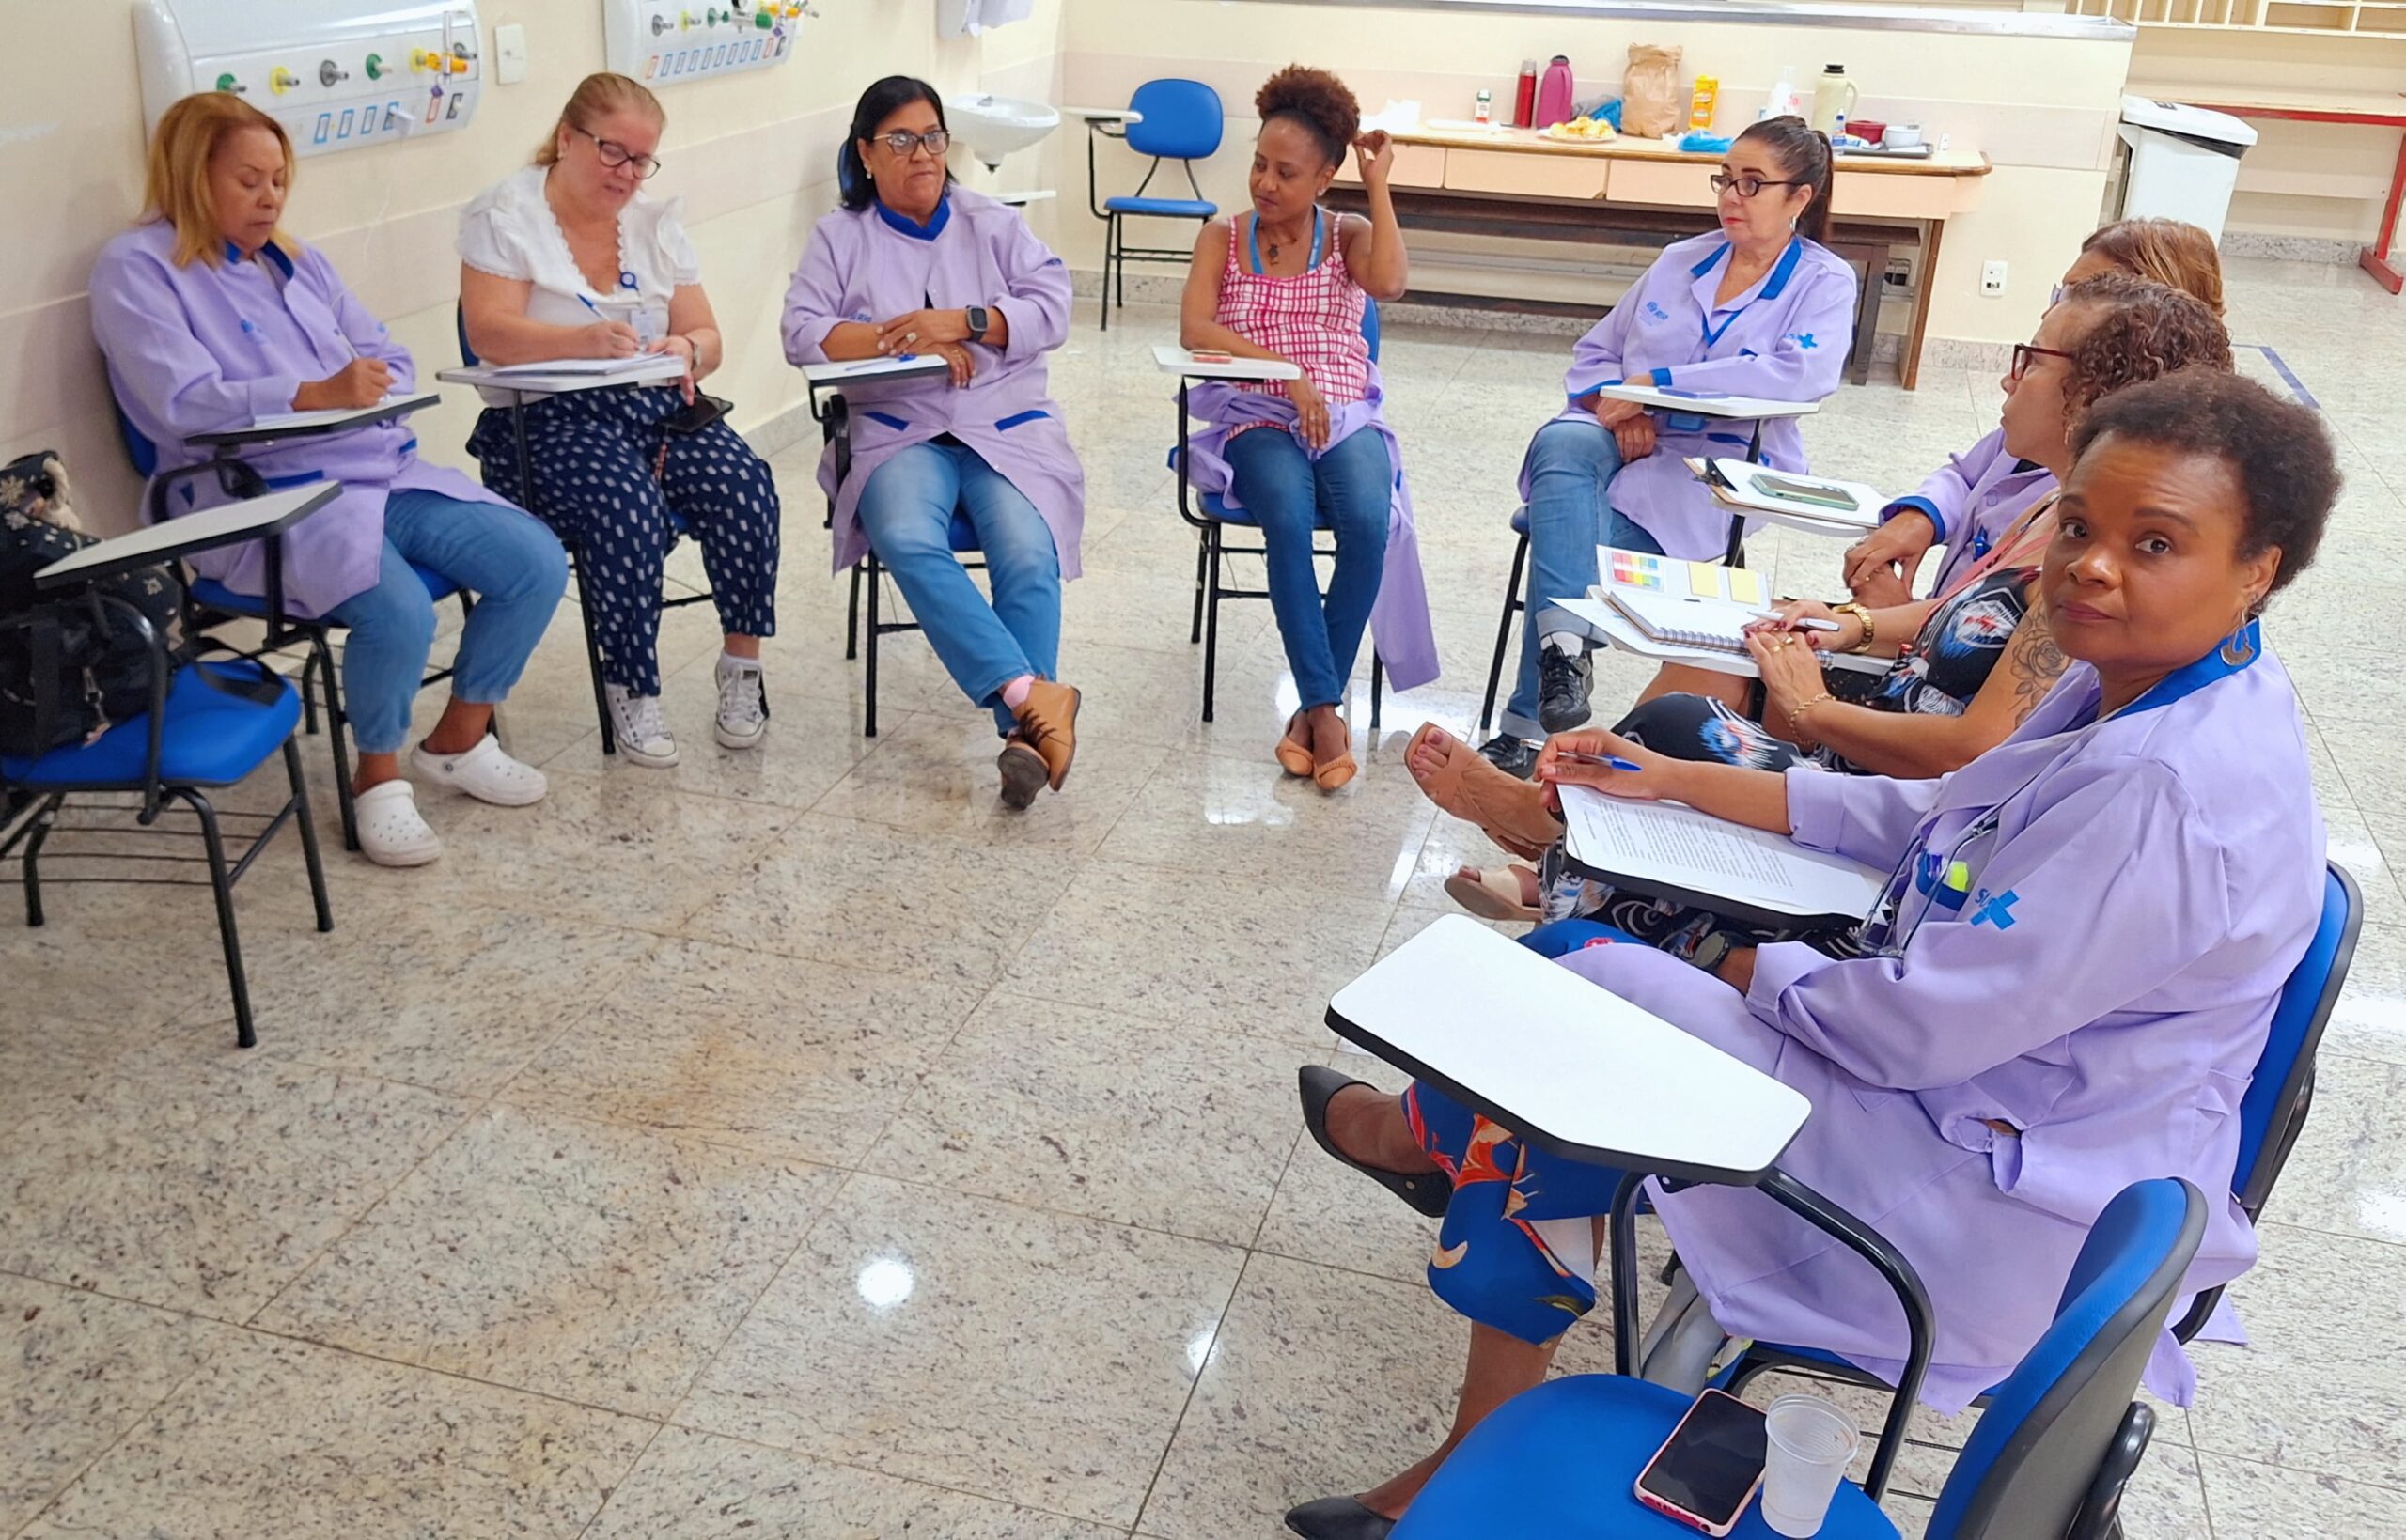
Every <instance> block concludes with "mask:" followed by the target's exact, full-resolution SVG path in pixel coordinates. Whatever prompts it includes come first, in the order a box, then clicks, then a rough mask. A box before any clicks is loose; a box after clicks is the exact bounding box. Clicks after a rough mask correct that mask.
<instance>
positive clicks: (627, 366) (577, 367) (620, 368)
mask: <svg viewBox="0 0 2406 1540" xmlns="http://www.w3.org/2000/svg"><path fill="white" fill-rule="evenodd" d="M661 362H662V355H660V354H658V353H636V354H634V355H633V356H632V357H629V358H540V359H537V360H535V361H534V362H533V363H531V364H495V365H492V366H489V367H488V369H487V370H486V372H487V373H489V374H542V375H555V374H556V375H576V374H589V375H595V376H600V377H602V378H607V377H609V376H611V375H615V374H628V375H633V374H641V373H643V372H644V371H645V370H646V369H653V368H657V367H659V366H660V364H661Z"/></svg>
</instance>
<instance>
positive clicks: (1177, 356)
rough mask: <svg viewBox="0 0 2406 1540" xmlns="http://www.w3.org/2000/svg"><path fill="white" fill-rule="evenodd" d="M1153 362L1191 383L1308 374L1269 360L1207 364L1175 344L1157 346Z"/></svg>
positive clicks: (1251, 359) (1277, 377) (1295, 378)
mask: <svg viewBox="0 0 2406 1540" xmlns="http://www.w3.org/2000/svg"><path fill="white" fill-rule="evenodd" d="M1153 362H1154V363H1155V364H1157V365H1159V366H1161V369H1162V372H1163V373H1164V374H1175V375H1182V376H1184V377H1185V378H1187V379H1189V380H1300V379H1302V378H1303V374H1304V371H1303V370H1301V369H1299V368H1297V367H1296V366H1294V365H1292V364H1273V363H1272V362H1271V361H1270V360H1269V359H1266V358H1232V359H1229V360H1228V361H1226V363H1205V362H1203V361H1201V360H1199V359H1197V358H1196V357H1195V355H1194V354H1193V353H1191V352H1188V351H1187V350H1185V349H1183V348H1180V347H1179V346H1178V345H1177V344H1175V343H1169V342H1157V343H1155V344H1153Z"/></svg>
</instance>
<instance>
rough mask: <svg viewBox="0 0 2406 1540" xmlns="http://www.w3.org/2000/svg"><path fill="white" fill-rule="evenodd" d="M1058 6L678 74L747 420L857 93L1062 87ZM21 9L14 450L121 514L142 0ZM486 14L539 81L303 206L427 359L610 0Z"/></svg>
mask: <svg viewBox="0 0 2406 1540" xmlns="http://www.w3.org/2000/svg"><path fill="white" fill-rule="evenodd" d="M287 3H299V0H287ZM1067 3H1068V0H1038V3H1037V8H1036V12H1035V15H1034V16H1033V17H1032V18H1031V19H1030V20H1029V21H1027V22H1024V23H1017V24H1014V25H1010V26H1007V27H1002V28H998V29H996V30H995V31H993V32H991V33H989V34H987V35H986V36H984V37H982V38H977V39H945V40H939V39H938V38H937V37H936V30H935V21H934V10H935V0H875V3H868V0H820V6H819V8H820V10H822V11H824V12H825V13H826V15H825V17H824V18H823V19H821V20H809V19H805V22H804V23H803V32H802V35H801V39H800V54H799V56H798V57H797V58H796V59H794V60H793V61H792V62H790V63H788V64H785V65H781V66H778V67H775V68H773V69H769V70H759V71H757V72H754V73H751V74H746V75H742V76H739V77H735V78H731V79H727V80H723V81H714V82H702V83H696V84H694V85H691V86H667V87H664V89H663V92H662V100H663V101H664V102H665V103H666V105H667V109H668V115H669V122H668V132H667V136H666V138H665V140H664V146H663V148H662V151H661V155H662V159H663V160H664V161H665V162H666V163H667V167H666V169H665V170H664V171H663V172H662V173H661V175H660V178H659V179H658V180H657V181H656V182H654V183H653V184H652V185H653V187H654V189H655V190H657V191H660V192H663V193H666V194H681V195H682V196H683V197H684V198H685V200H686V206H687V209H686V211H687V219H688V221H689V223H690V224H691V226H692V228H693V234H694V239H695V244H696V246H697V247H698V248H699V250H700V253H701V257H702V266H703V272H704V275H705V283H706V284H707V286H708V288H709V289H710V292H711V301H712V302H713V303H714V304H715V305H716V306H717V309H718V312H719V318H720V320H721V322H722V325H723V327H724V329H725V331H726V334H727V337H728V341H729V347H728V355H729V363H728V366H727V368H726V371H725V372H724V373H723V374H722V375H721V376H719V377H718V382H717V384H716V386H715V387H714V388H718V389H720V390H721V391H722V392H723V393H724V394H726V395H727V396H729V397H732V398H733V399H734V400H735V401H736V402H737V404H738V415H737V421H738V423H739V424H740V425H742V426H744V427H750V426H753V425H756V424H758V423H760V422H762V421H765V420H767V419H768V418H770V417H772V416H774V415H775V414H777V413H778V412H782V411H784V410H785V409H786V408H787V407H789V406H790V405H792V404H794V402H796V401H797V400H798V399H799V398H800V397H801V391H800V381H799V380H798V378H797V377H796V376H795V375H794V374H793V372H792V371H791V370H790V369H789V368H787V367H786V366H785V362H784V360H783V358H782V357H780V356H779V353H778V350H777V347H776V343H775V336H776V320H775V318H776V312H777V309H778V306H779V303H780V302H781V300H782V299H783V296H784V292H785V285H786V278H787V274H788V273H789V272H790V271H791V269H792V266H793V263H794V260H795V258H796V257H798V256H799V255H800V253H801V250H802V245H803V241H804V239H805V236H806V235H807V233H808V231H809V228H810V225H811V223H812V221H814V220H815V219H817V218H818V217H819V215H820V214H821V213H823V212H824V211H825V210H827V209H829V208H830V207H832V206H833V204H834V201H835V194H834V183H833V167H834V161H835V154H836V146H837V145H838V144H839V143H840V141H841V139H842V136H843V132H844V127H845V124H846V123H847V122H848V121H849V119H850V117H851V104H852V101H853V100H854V99H855V98H856V97H857V96H858V95H859V93H860V90H861V88H862V87H863V86H866V85H867V84H868V83H869V82H870V81H871V80H873V79H875V78H876V77H878V76H879V75H883V74H888V73H893V72H897V71H900V72H906V73H912V74H918V75H923V76H925V77H926V78H928V79H930V80H931V81H932V82H934V84H935V85H936V86H937V88H938V89H940V90H943V91H945V92H946V93H961V92H970V91H976V90H980V89H984V90H992V91H998V92H1004V93H1008V94H1012V95H1025V96H1033V97H1038V98H1049V97H1051V96H1053V95H1054V94H1055V74H1056V69H1057V54H1058V45H1059V39H1060V36H1061V32H1062V18H1063V10H1064V7H1065V5H1066V4H1067ZM12 4H13V5H14V6H15V7H18V8H22V9H23V11H24V12H26V13H27V14H28V15H38V16H39V20H37V21H36V22H35V23H34V25H35V27H36V31H37V36H36V37H34V38H33V39H30V42H31V44H32V46H31V47H29V48H28V49H27V50H26V54H27V56H28V57H31V58H38V59H39V60H40V61H41V67H40V68H39V69H34V70H23V71H21V72H20V74H19V77H18V79H17V80H16V81H15V82H14V83H13V85H12V86H11V88H10V91H9V93H8V103H7V105H6V106H5V107H0V186H5V187H7V188H8V193H9V194H10V198H11V203H12V206H13V210H14V211H15V213H16V216H17V218H16V229H15V230H14V231H13V232H12V233H11V236H10V240H9V251H10V262H9V271H8V283H7V284H6V285H5V286H0V306H6V307H7V308H5V309H0V459H7V458H10V457H13V456H15V455H17V454H21V453H23V452H25V451H26V450H29V449H33V448H38V447H42V446H51V447H55V448H57V449H59V450H61V451H63V452H64V453H65V454H66V455H67V456H68V459H69V463H70V466H71V467H72V468H73V470H74V472H75V474H76V476H77V478H78V480H79V482H80V483H81V484H82V486H83V488H84V497H83V501H84V502H85V504H86V507H87V508H88V509H89V510H90V512H91V513H92V514H93V515H95V516H96V517H97V518H98V519H99V521H102V523H104V524H106V525H109V526H111V527H115V526H117V525H118V524H120V523H121V522H122V521H123V519H124V517H125V516H126V514H127V513H129V512H130V510H131V509H132V508H133V491H134V486H133V476H132V474H131V473H129V472H128V471H126V470H125V468H124V465H123V457H122V456H121V454H120V453H119V451H118V448H117V439H116V434H115V430H114V428H113V427H112V426H111V421H110V416H109V406H108V398H107V387H106V383H105V381H104V378H103V376H102V369H101V366H100V357H99V353H98V351H97V350H95V349H94V347H93V345H92V340H91V325H90V317H89V312H88V309H87V306H86V300H85V293H84V289H85V283H86V276H87V274H88V272H89V269H90V266H91V260H92V257H93V254H94V253H95V252H96V251H98V250H99V248H100V246H101V244H102V242H103V241H106V240H107V239H108V238H109V237H110V236H111V235H112V234H114V233H115V232H116V231H117V230H118V229H120V228H122V227H123V226H124V225H125V223H126V222H127V221H128V220H130V219H132V218H133V215H134V213H135V211H136V206H137V205H138V203H139V202H140V197H141V184H142V151H143V143H142V121H141V117H142V113H141V103H140V94H139V86H138V82H137V78H136V75H135V70H134V61H133V21H132V11H133V5H132V4H131V0H79V3H77V4H75V5H73V6H69V5H66V4H63V3H59V0H12ZM480 10H481V14H482V17H483V21H484V23H485V25H486V27H487V28H488V29H490V28H491V27H492V26H493V25H495V24H497V23H504V22H517V23H522V24H523V25H524V26H525V28H526V32H527V40H528V46H529V51H530V54H531V68H530V70H529V71H528V73H527V77H526V79H525V81H524V82H523V84H521V85H517V86H496V87H493V88H492V91H491V94H490V95H488V96H487V98H486V99H485V101H484V104H483V106H482V108H481V109H480V111H479V114H478V117H477V122H476V124H475V126H474V127H473V128H471V129H469V130H467V131H465V132H461V133H457V134H452V135H445V136H443V137H440V138H434V139H430V140H426V141H424V142H421V143H416V144H410V143H402V144H396V145H391V146H383V147H379V148H372V149H362V150H354V151H351V152H349V153H346V154H340V155H334V156H328V157H321V158H319V159H315V160H310V161H305V162H303V163H302V165H301V175H300V179H299V183H298V186H297V188H296V192H295V195H294V198H293V201H292V205H291V209H290V217H289V226H290V228H291V229H292V231H293V232H294V233H295V234H296V235H298V236H300V237H301V238H302V239H304V240H306V241H315V242H318V243H320V245H322V246H323V247H324V248H325V249H326V250H327V251H328V253H329V254H330V255H331V256H332V257H334V259H335V261H336V264H337V265H338V266H339V267H340V268H341V269H342V271H343V272H344V274H345V276H346V277H347V278H349V280H350V281H351V283H352V286H353V287H354V288H356V289H358V291H359V292H360V294H361V296H362V297H363V298H364V299H365V300H366V302H367V303H368V305H369V306H370V307H372V308H373V309H374V310H375V311H376V312H377V313H378V314H379V315H381V316H383V318H384V319H386V321H388V322H389V323H390V324H391V325H392V326H393V328H394V330H395V332H396V333H397V334H398V335H399V336H400V337H401V339H402V340H403V341H404V342H405V343H407V344H408V345H409V347H410V348H411V349H412V350H414V352H415V353H416V355H417V358H418V362H419V366H420V368H421V370H422V371H424V372H426V373H429V374H430V373H431V372H432V370H433V369H434V368H435V367H439V366H445V365H448V364H450V363H451V362H453V361H454V360H455V359H456V358H457V356H458V350H457V346H456V344H455V342H454V340H453V332H452V305H453V302H454V300H455V298H456V297H457V295H458V292H459V261H458V258H457V257H455V256H454V255H453V253H452V249H451V239H452V232H453V229H454V227H455V225H456V222H457V217H458V213H459V210H460V207H461V205H462V204H464V203H465V202H466V201H467V200H468V199H469V198H471V197H473V196H474V195H475V194H477V192H478V191H479V190H480V189H482V188H483V187H485V186H486V185H488V184H489V183H491V182H493V181H495V180H498V179H500V178H501V177H503V176H505V175H507V174H508V172H509V171H510V170H511V169H512V168H514V167H516V166H518V165H521V164H523V163H524V162H525V160H526V158H527V156H528V154H529V153H530V152H531V151H532V150H533V148H534V147H535V145H536V144H537V143H538V142H539V140H540V139H541V138H542V136H543V134H544V132H546V131H547V130H548V129H549V128H550V126H551V124H552V122H553V120H554V118H555V116H556V114H557V112H558V110H559V104H560V102H561V101H562V100H563V99H565V98H566V96H567V94H568V92H569V89H570V86H573V85H574V84H575V83H576V81H577V80H578V79H579V78H581V77H582V76H584V75H585V74H586V73H587V72H589V71H591V70H599V69H601V67H602V37H601V5H600V3H599V0H509V3H495V0H484V4H483V5H482V6H481V8H480ZM23 40H26V39H21V41H23ZM487 40H488V42H489V41H490V37H489V36H488V39H487ZM490 54H491V50H490V49H489V48H488V50H487V55H488V57H490ZM1048 153H1052V154H1057V148H1053V149H1049V150H1048ZM956 161H957V163H960V164H961V167H962V175H963V176H964V178H966V179H968V180H970V181H971V182H972V183H973V185H986V184H988V182H989V181H990V179H989V178H988V177H987V175H986V173H985V172H984V171H983V170H982V169H980V168H976V167H974V166H971V165H969V164H968V163H967V161H966V157H956ZM1041 174H1042V170H1041V164H1040V163H1039V158H1038V157H1037V156H1035V155H1023V156H1021V157H1017V158H1015V159H1014V161H1013V163H1011V164H1010V165H1008V166H1006V167H1005V168H1004V172H1003V176H1004V178H1005V179H1007V180H1009V181H1010V182H1011V184H1012V185H1019V186H1033V185H1036V184H1037V178H1038V177H1039V175H1041ZM474 412H475V406H474V403H473V400H472V398H471V397H469V396H468V395H467V394H466V393H464V392H452V393H450V395H449V397H448V398H447V399H446V401H445V405H444V406H443V407H442V408H441V409H439V410H437V411H434V412H428V413H426V414H424V415H422V416H421V417H420V418H419V419H418V425H419V428H420V442H421V446H422V452H423V453H425V454H426V455H427V456H428V457H429V458H430V459H440V460H445V461H449V462H452V463H456V464H464V463H466V456H465V454H464V451H463V450H462V448H461V444H462V443H463V442H464V441H465V439H466V437H467V433H468V429H469V427H470V424H471V421H472V418H473V415H474Z"/></svg>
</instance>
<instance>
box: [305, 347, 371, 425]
mask: <svg viewBox="0 0 2406 1540" xmlns="http://www.w3.org/2000/svg"><path fill="white" fill-rule="evenodd" d="M392 388H393V368H392V366H391V365H389V364H387V363H385V362H384V361H383V359H381V358H354V359H352V361H351V362H350V363H348V364H346V365H344V366H342V367H341V368H339V369H336V371H335V372H334V373H333V374H330V375H328V376H327V377H326V378H325V379H323V380H319V381H313V382H311V383H309V384H305V385H303V386H302V387H301V388H300V389H299V390H296V391H294V392H293V393H292V410H293V411H295V412H334V411H342V410H355V409H359V408H364V407H372V406H374V405H375V404H376V403H377V402H379V401H381V400H383V398H384V397H386V396H387V395H388V394H390V393H391V391H392Z"/></svg>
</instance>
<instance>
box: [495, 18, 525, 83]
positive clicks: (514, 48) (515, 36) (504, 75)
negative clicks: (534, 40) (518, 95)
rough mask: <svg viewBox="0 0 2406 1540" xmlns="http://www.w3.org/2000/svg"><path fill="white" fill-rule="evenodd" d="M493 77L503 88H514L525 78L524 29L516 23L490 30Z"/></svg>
mask: <svg viewBox="0 0 2406 1540" xmlns="http://www.w3.org/2000/svg"><path fill="white" fill-rule="evenodd" d="M492 47H493V53H494V54H497V55H499V56H498V57H497V58H496V59H495V60H494V70H493V74H494V77H495V78H496V79H497V80H498V81H499V82H500V83H501V84H502V85H504V86H515V85H517V84H518V83H519V82H520V81H522V80H524V79H525V78H526V29H525V28H524V27H523V26H521V25H519V24H518V23H514V22H513V23H510V24H509V25H508V26H497V27H495V28H493V29H492Z"/></svg>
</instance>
